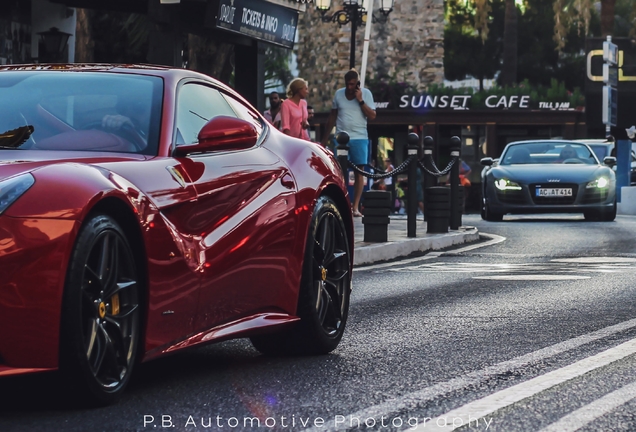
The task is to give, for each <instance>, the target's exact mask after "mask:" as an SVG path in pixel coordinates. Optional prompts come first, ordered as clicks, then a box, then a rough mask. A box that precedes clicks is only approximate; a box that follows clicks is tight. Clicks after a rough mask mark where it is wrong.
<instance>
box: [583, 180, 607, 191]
mask: <svg viewBox="0 0 636 432" xmlns="http://www.w3.org/2000/svg"><path fill="white" fill-rule="evenodd" d="M609 184H610V182H609V180H608V179H607V178H605V177H599V178H597V179H596V180H594V181H591V182H589V183H588V184H587V186H585V187H586V188H587V189H591V188H598V189H603V188H606V187H608V186H609Z"/></svg>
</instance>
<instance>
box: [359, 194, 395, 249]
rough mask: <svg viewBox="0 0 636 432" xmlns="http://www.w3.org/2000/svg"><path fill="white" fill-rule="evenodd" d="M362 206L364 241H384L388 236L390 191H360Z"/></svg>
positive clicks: (390, 203)
mask: <svg viewBox="0 0 636 432" xmlns="http://www.w3.org/2000/svg"><path fill="white" fill-rule="evenodd" d="M362 199H363V200H364V208H363V209H362V224H363V226H364V241H365V242H386V241H388V238H389V224H390V223H391V220H390V219H389V215H390V214H391V205H392V204H393V203H392V202H391V192H389V191H380V190H369V191H366V192H363V193H362Z"/></svg>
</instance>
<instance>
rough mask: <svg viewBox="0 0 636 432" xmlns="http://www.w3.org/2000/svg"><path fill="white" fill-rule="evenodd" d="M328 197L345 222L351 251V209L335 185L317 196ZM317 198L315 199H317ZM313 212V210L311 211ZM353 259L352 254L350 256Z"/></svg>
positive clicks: (352, 240) (352, 239)
mask: <svg viewBox="0 0 636 432" xmlns="http://www.w3.org/2000/svg"><path fill="white" fill-rule="evenodd" d="M322 195H324V196H328V197H329V198H331V199H332V200H333V201H334V202H335V204H336V207H337V208H338V211H339V212H340V215H341V216H342V218H343V219H344V221H345V228H346V229H347V236H348V238H349V244H350V245H351V249H352V250H353V244H354V238H353V215H352V213H351V207H350V205H349V202H348V201H347V198H346V197H345V195H344V194H343V193H342V190H341V189H340V188H339V187H338V186H336V185H335V184H331V185H328V186H327V187H326V188H325V189H324V190H323V191H322V193H321V194H320V195H319V196H322ZM317 198H318V197H316V199H317ZM312 211H313V209H312ZM351 257H352V259H353V253H352V254H351Z"/></svg>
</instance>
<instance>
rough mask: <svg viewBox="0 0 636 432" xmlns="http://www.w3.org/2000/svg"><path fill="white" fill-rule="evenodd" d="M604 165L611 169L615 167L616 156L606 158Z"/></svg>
mask: <svg viewBox="0 0 636 432" xmlns="http://www.w3.org/2000/svg"><path fill="white" fill-rule="evenodd" d="M603 163H604V164H605V165H607V166H609V167H613V166H614V165H616V158H615V157H614V156H605V157H604V158H603Z"/></svg>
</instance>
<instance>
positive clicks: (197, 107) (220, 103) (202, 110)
mask: <svg viewBox="0 0 636 432" xmlns="http://www.w3.org/2000/svg"><path fill="white" fill-rule="evenodd" d="M177 98H178V99H177V123H176V126H177V127H176V138H175V144H176V145H182V144H193V143H195V142H197V140H198V136H199V131H200V130H201V128H202V127H203V126H204V125H205V124H206V123H207V122H208V121H210V120H211V119H212V118H214V117H216V116H220V115H226V116H231V117H237V115H236V113H235V112H234V110H232V108H231V107H230V105H229V104H228V103H227V101H226V100H225V99H224V98H223V96H221V93H219V91H218V90H215V89H213V88H211V87H207V86H204V85H200V84H194V83H192V84H185V85H184V86H183V87H181V89H180V90H179V94H178V95H177Z"/></svg>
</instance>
